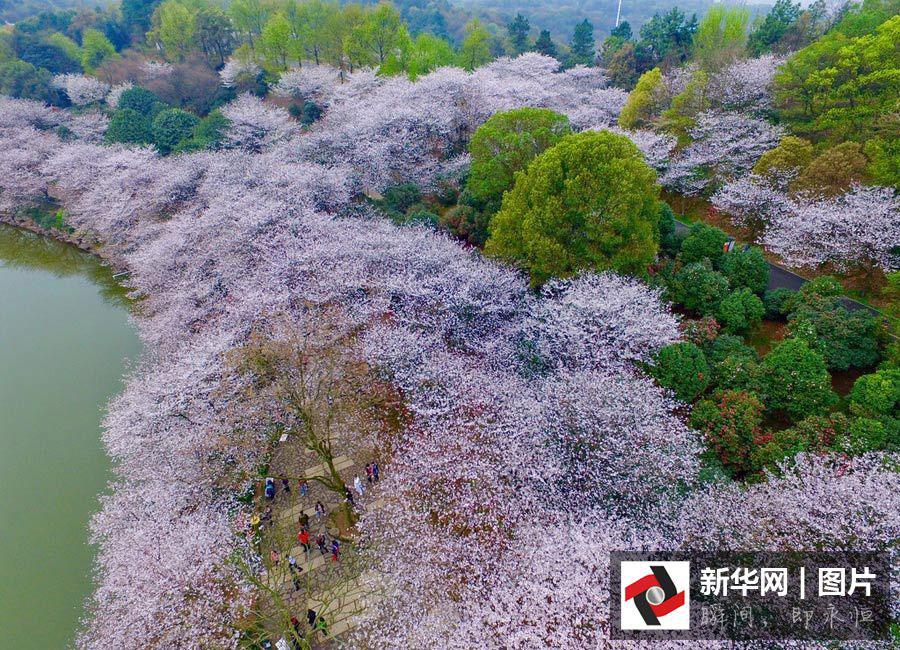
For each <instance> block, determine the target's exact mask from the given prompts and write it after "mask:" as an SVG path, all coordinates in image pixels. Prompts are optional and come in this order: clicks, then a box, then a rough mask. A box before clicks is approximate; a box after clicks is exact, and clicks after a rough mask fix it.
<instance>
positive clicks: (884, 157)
mask: <svg viewBox="0 0 900 650" xmlns="http://www.w3.org/2000/svg"><path fill="white" fill-rule="evenodd" d="M865 153H866V157H867V158H868V159H869V166H868V168H866V174H867V175H868V177H869V178H870V179H871V181H872V183H874V184H875V185H882V186H884V187H893V188H894V189H898V190H900V138H897V137H886V138H872V139H870V140H869V141H868V142H866V145H865Z"/></svg>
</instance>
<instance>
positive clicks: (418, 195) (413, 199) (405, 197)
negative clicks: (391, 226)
mask: <svg viewBox="0 0 900 650" xmlns="http://www.w3.org/2000/svg"><path fill="white" fill-rule="evenodd" d="M421 201H422V190H420V189H419V186H418V185H416V184H415V183H401V184H399V185H391V186H390V187H388V188H386V189H385V190H384V192H382V194H381V205H382V207H384V208H386V209H387V210H394V211H396V212H401V213H404V214H405V213H406V211H407V210H409V209H410V208H411V207H412V206H414V205H415V204H416V203H421Z"/></svg>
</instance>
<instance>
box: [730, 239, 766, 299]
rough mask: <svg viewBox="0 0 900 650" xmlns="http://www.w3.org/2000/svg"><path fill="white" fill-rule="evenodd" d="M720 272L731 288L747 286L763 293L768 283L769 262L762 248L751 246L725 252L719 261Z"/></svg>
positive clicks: (751, 289) (759, 293)
mask: <svg viewBox="0 0 900 650" xmlns="http://www.w3.org/2000/svg"><path fill="white" fill-rule="evenodd" d="M719 268H720V270H721V271H722V274H723V275H724V276H725V277H726V278H728V284H730V285H731V288H732V289H740V288H741V287H747V288H748V289H750V291H752V292H753V293H755V294H757V295H760V296H761V295H763V293H764V292H765V290H766V287H767V286H768V284H769V263H768V262H767V261H766V258H765V256H764V255H763V252H762V249H760V248H757V247H756V246H753V247H752V248H749V249H747V250H746V251H737V250H733V251H731V252H730V253H725V254H724V255H723V256H722V259H721V261H720V263H719Z"/></svg>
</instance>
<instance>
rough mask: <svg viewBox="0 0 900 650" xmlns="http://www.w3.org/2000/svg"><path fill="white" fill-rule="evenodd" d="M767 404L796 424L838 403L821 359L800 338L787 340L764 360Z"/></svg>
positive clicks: (762, 377)
mask: <svg viewBox="0 0 900 650" xmlns="http://www.w3.org/2000/svg"><path fill="white" fill-rule="evenodd" d="M761 373H762V376H761V384H762V389H763V391H764V395H763V397H764V402H765V404H766V407H767V408H769V409H771V410H783V411H784V412H785V413H787V415H788V416H789V417H790V418H791V419H792V420H794V421H799V420H802V419H803V418H805V417H807V416H809V415H814V414H816V413H821V412H822V411H824V410H825V409H827V408H829V407H830V406H832V405H833V404H834V403H835V402H837V395H835V394H834V391H832V390H831V377H830V376H829V374H828V370H827V368H826V367H825V360H824V359H823V358H822V356H821V355H820V354H819V353H818V352H816V351H815V350H813V349H812V348H810V346H809V344H808V343H807V342H806V341H804V340H802V339H797V338H789V339H785V340H784V341H782V342H781V343H779V344H778V345H776V346H775V347H774V348H773V349H772V351H771V352H769V354H767V355H766V356H765V358H763V361H762V367H761Z"/></svg>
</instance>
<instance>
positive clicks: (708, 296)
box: [668, 262, 728, 316]
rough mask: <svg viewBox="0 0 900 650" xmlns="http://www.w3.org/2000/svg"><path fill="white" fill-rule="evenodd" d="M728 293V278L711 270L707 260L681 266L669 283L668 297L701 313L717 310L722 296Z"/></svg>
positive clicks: (711, 312) (705, 313)
mask: <svg viewBox="0 0 900 650" xmlns="http://www.w3.org/2000/svg"><path fill="white" fill-rule="evenodd" d="M726 293H728V280H726V279H725V276H724V275H722V274H721V273H717V272H716V271H713V270H712V268H711V267H710V265H709V263H708V262H696V263H694V264H688V265H687V266H683V267H682V268H681V269H680V270H679V271H678V272H677V273H676V274H675V276H674V277H673V278H672V280H671V282H670V283H669V294H668V295H669V299H670V300H672V301H673V302H676V303H678V304H679V305H681V306H683V307H684V308H685V309H689V310H691V311H694V312H697V313H698V314H701V315H704V316H706V315H709V314H713V313H715V312H716V310H718V308H719V304H720V303H721V302H722V297H723V296H724V295H725V294H726Z"/></svg>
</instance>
